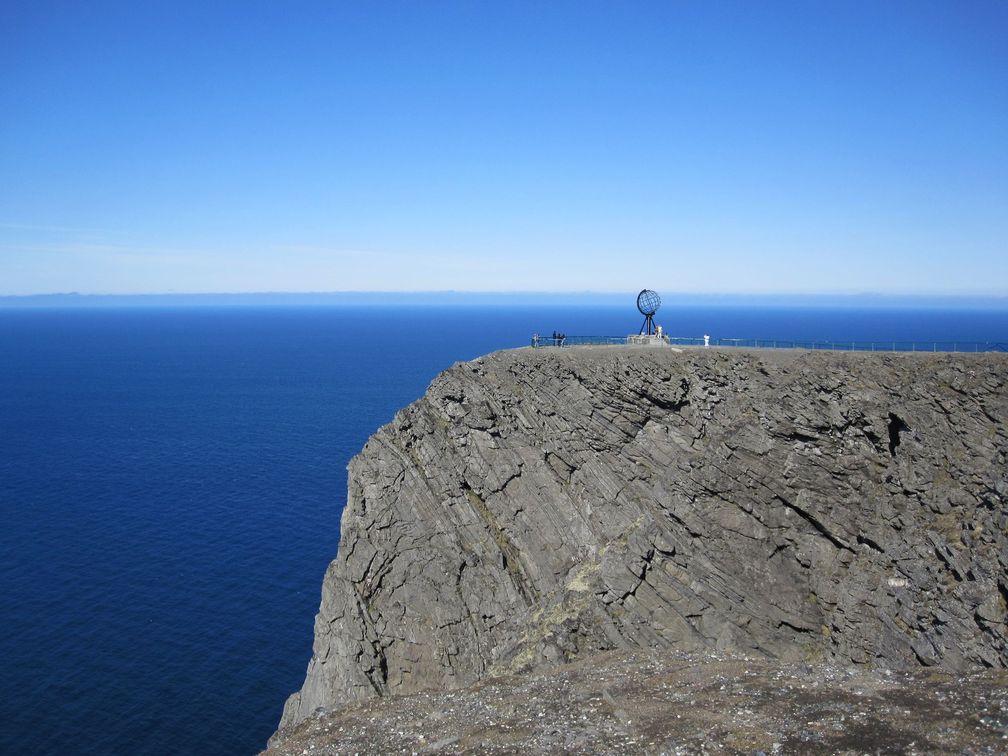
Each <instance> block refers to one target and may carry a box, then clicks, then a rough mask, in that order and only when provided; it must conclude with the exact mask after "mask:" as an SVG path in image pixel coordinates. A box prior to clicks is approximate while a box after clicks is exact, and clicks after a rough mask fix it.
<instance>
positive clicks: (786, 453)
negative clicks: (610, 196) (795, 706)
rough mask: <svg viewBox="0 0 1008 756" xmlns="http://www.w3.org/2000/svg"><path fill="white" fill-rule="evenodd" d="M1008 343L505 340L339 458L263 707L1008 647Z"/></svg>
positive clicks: (935, 661)
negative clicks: (325, 538) (328, 536)
mask: <svg viewBox="0 0 1008 756" xmlns="http://www.w3.org/2000/svg"><path fill="white" fill-rule="evenodd" d="M1006 380H1008V359H1006V358H1005V356H1003V355H975V356H974V355H920V354H917V355H914V354H885V355H883V354H865V353H853V354H852V353H822V352H796V351H795V352H791V351H758V352H757V351H753V352H746V351H735V350H702V349H697V350H684V351H681V352H680V351H676V350H673V349H669V348H647V347H594V348H575V349H563V350H556V349H540V350H531V349H521V350H513V351H506V352H498V353H495V354H492V355H489V356H487V357H484V358H480V359H478V360H474V361H472V362H468V363H460V364H457V365H455V366H454V367H452V368H451V369H449V370H447V371H446V372H444V373H443V374H441V375H440V376H438V378H436V379H435V380H434V382H433V383H432V384H431V386H430V388H429V390H428V391H427V393H426V394H425V395H424V396H423V397H422V398H421V399H419V400H418V401H416V402H414V403H413V404H411V405H410V406H408V407H406V408H405V409H403V410H402V411H400V412H399V413H398V414H397V415H396V417H395V419H394V421H393V422H391V423H390V424H388V425H386V426H384V427H382V428H381V429H379V430H378V431H377V432H376V433H375V434H374V435H373V436H372V437H371V439H370V440H369V441H368V443H367V444H366V445H365V447H364V449H363V451H362V452H361V453H360V454H359V455H358V456H356V457H355V458H354V459H353V460H352V461H351V463H350V466H349V495H348V500H347V505H346V508H345V510H344V512H343V518H342V531H341V537H340V542H339V549H338V555H337V557H336V559H335V560H334V561H333V562H332V564H331V565H330V567H329V569H328V571H327V573H326V576H325V580H324V583H323V588H322V603H321V607H320V610H319V614H318V616H317V617H316V622H315V643H314V654H313V656H312V659H311V662H310V663H309V666H308V672H307V676H306V679H305V682H304V686H303V687H302V689H301V691H300V692H298V693H295V694H294V695H292V696H291V697H290V699H289V700H288V702H287V705H286V706H285V708H284V714H283V719H282V721H281V728H287V727H290V726H292V725H294V724H296V723H298V722H299V721H301V720H303V719H304V718H306V717H308V716H310V715H311V714H312V713H313V712H316V711H317V710H319V709H331V708H334V707H338V706H340V705H343V704H345V703H348V702H351V701H355V700H362V699H366V698H369V697H373V696H379V695H386V694H395V693H410V692H415V691H419V690H423V689H430V688H442V689H443V688H453V687H459V686H464V685H468V684H471V683H473V682H475V681H477V680H479V679H481V678H486V677H490V676H497V675H502V674H507V673H513V672H515V671H519V670H522V669H525V668H531V667H538V666H543V665H549V664H554V663H558V662H564V661H569V660H572V659H575V658H584V657H585V656H586V655H589V654H592V653H596V652H599V651H604V650H614V649H635V648H651V649H676V650H678V651H697V650H702V649H710V648H716V649H718V650H720V651H722V652H732V651H739V652H743V653H745V654H747V655H759V656H763V657H766V658H771V659H773V658H776V659H782V660H790V661H793V660H806V661H811V660H815V659H819V658H825V657H831V658H832V659H833V660H834V661H839V662H841V663H854V664H859V665H869V666H871V665H884V666H885V667H895V668H900V667H904V668H908V667H915V666H919V665H928V666H937V667H940V668H943V669H945V670H951V671H954V670H963V669H968V668H980V667H994V668H1004V667H1006V666H1008V627H1006V599H1008V578H1006V574H1008V505H1006V500H1008V466H1006V464H1005V457H1006V456H1008V430H1006V426H1005V419H1006V417H1008V392H1006Z"/></svg>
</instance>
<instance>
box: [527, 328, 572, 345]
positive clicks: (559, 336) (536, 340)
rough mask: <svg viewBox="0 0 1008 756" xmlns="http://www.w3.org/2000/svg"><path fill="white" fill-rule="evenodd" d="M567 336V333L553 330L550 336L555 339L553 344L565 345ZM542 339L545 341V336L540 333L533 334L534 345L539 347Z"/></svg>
mask: <svg viewBox="0 0 1008 756" xmlns="http://www.w3.org/2000/svg"><path fill="white" fill-rule="evenodd" d="M566 338H567V334H566V333H560V332H559V331H553V335H552V336H550V339H551V340H552V341H553V346H563V343H564V339H566ZM542 341H544V338H543V337H541V336H540V335H539V334H538V333H534V334H532V346H534V347H537V346H539V344H540V343H541V342H542Z"/></svg>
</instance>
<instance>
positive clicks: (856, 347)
mask: <svg viewBox="0 0 1008 756" xmlns="http://www.w3.org/2000/svg"><path fill="white" fill-rule="evenodd" d="M600 345H611V346H617V345H623V346H627V345H629V346H642V345H643V346H655V347H662V346H675V347H699V348H701V349H703V348H715V349H720V348H740V347H741V348H747V349H808V350H826V351H834V352H1008V342H991V341H835V340H828V341H827V340H823V341H819V340H815V341H810V340H802V339H796V340H786V339H740V338H722V337H714V336H666V335H657V334H640V335H638V334H631V335H629V336H567V335H566V334H557V335H556V336H541V335H539V334H533V335H532V341H531V346H532V347H533V348H536V349H541V348H545V347H549V348H560V349H562V348H569V347H578V346H600Z"/></svg>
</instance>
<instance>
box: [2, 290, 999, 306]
mask: <svg viewBox="0 0 1008 756" xmlns="http://www.w3.org/2000/svg"><path fill="white" fill-rule="evenodd" d="M636 294H637V292H636V291H633V292H628V291H618V292H617V291H592V290H583V291H479V290H472V291H467V290H458V289H440V290H418V291H396V290H389V291H382V290H372V291H249V292H144V293H115V294H110V293H86V292H84V293H82V292H51V293H40V294H0V307H3V308H7V309H14V308H19V307H24V308H31V307H37V308H41V307H100V306H134V307H139V306H157V305H162V306H163V305H171V306H187V305H188V306H200V305H203V306H206V305H224V306H226V305H230V306H240V305H249V304H261V305H273V306H277V305H340V304H344V305H348V304H356V305H365V304H367V305H381V304H387V305H406V304H409V305H424V304H429V305H437V304H453V305H464V304H512V305H519V304H524V305H533V304H534V305H540V306H543V305H550V304H556V305H570V304H584V305H617V304H619V305H623V304H629V305H630V306H632V305H633V298H634V297H635V296H636ZM659 294H660V295H661V296H662V298H663V300H664V301H665V303H666V304H667V305H673V304H718V303H721V304H761V305H773V304H778V305H782V306H783V305H816V304H818V305H829V304H833V305H841V304H857V305H873V306H900V305H902V306H905V305H914V304H916V305H919V306H938V305H944V306H969V307H1001V308H1008V294H968V293H891V294H887V293H882V292H872V291H865V292H857V293H844V292H767V293H740V292H702V293H696V292H676V291H673V292H667V293H665V294H662V293H661V292H659Z"/></svg>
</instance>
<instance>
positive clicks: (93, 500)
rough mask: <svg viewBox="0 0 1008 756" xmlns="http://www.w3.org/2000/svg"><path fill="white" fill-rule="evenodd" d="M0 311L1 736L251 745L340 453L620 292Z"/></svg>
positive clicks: (299, 631) (906, 328)
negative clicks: (499, 356)
mask: <svg viewBox="0 0 1008 756" xmlns="http://www.w3.org/2000/svg"><path fill="white" fill-rule="evenodd" d="M629 310H630V311H629V312H627V309H626V308H623V309H617V308H611V307H609V308H605V307H604V308H577V307H573V308H571V307H567V308H544V307H535V306H525V307H512V308H499V307H493V308H491V307H450V308H438V307H432V306H427V307H413V308H411V307H396V308H391V309H384V310H383V309H380V308H378V307H356V308H348V307H323V308H309V307H303V308H287V309H285V308H258V309H257V308H252V307H249V308H237V307H232V308H220V309H211V308H178V309H164V310H158V309H97V310H6V311H0V513H2V526H0V555H2V556H0V560H2V561H0V619H2V625H0V662H2V668H0V673H2V685H0V711H2V715H0V752H3V753H50V754H76V753H87V754H98V753H101V754H106V753H137V754H140V753H143V754H168V753H172V754H185V753H235V754H242V753H253V752H255V751H257V750H258V749H260V748H262V747H263V746H264V745H265V742H266V739H267V738H268V737H269V735H270V734H271V733H272V731H273V729H274V727H275V725H276V723H277V720H278V719H279V716H280V712H281V709H282V706H283V703H284V700H285V698H286V697H287V695H288V694H290V693H291V692H293V691H294V690H296V689H297V688H298V687H299V686H300V684H301V681H302V677H303V675H304V671H305V667H306V665H307V662H308V659H309V656H310V654H311V641H312V621H313V617H314V614H315V611H316V609H317V607H318V602H319V589H320V586H321V582H322V575H323V572H324V571H325V567H326V565H327V564H328V562H329V560H331V559H332V558H333V557H334V555H335V551H336V546H337V542H338V538H339V517H340V512H341V510H342V506H343V502H344V498H345V492H346V473H345V468H346V464H347V462H348V461H349V459H350V457H351V456H353V455H354V454H355V453H357V451H358V450H359V449H360V448H361V447H362V446H363V444H364V441H365V439H366V438H367V437H368V435H369V434H371V433H372V432H373V431H374V430H375V429H376V428H377V427H378V426H379V425H381V424H383V423H386V422H388V421H390V420H391V419H392V417H393V415H394V414H395V412H396V410H397V409H398V408H400V407H402V406H403V405H405V404H406V403H408V402H410V401H412V400H413V399H416V398H417V397H418V396H420V395H421V394H422V393H423V391H424V389H425V388H426V386H427V385H428V383H429V382H430V380H431V379H432V378H433V377H434V376H435V375H436V374H437V373H438V372H439V371H440V370H442V369H444V368H446V367H448V366H449V365H451V364H452V363H453V362H455V361H457V360H466V359H471V358H473V357H476V356H478V355H480V354H483V353H485V352H488V351H491V350H494V349H499V348H503V347H512V346H522V345H525V344H528V343H529V338H530V336H531V334H532V332H534V331H537V332H539V333H544V334H548V333H551V332H552V331H553V330H554V329H557V330H560V331H563V332H565V333H567V334H568V335H591V336H594V335H620V334H626V333H629V332H636V331H637V330H638V328H639V327H640V317H639V316H638V315H637V313H636V312H635V311H634V310H633V308H632V307H631V308H629ZM661 315H662V316H663V317H659V319H658V320H659V322H665V323H666V324H667V327H666V330H667V332H668V333H671V334H673V335H684V336H697V335H702V334H703V333H710V334H712V335H715V336H718V337H741V338H761V339H771V338H779V339H782V340H784V339H788V340H793V339H819V340H829V339H835V340H838V341H843V340H849V341H853V340H858V341H870V340H878V341H887V340H899V341H910V340H920V341H933V340H942V341H954V340H959V341H1000V342H1005V341H1008V312H1006V311H992V310H958V311H954V310H928V309H917V310H909V309H907V310H893V309H876V310H854V309H821V308H820V309H817V308H814V307H805V308H801V309H772V308H767V307H757V308H752V307H749V308H746V307H721V308H711V307H693V308H680V309H678V310H677V309H676V308H674V307H666V308H665V309H663V310H662V312H661Z"/></svg>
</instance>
